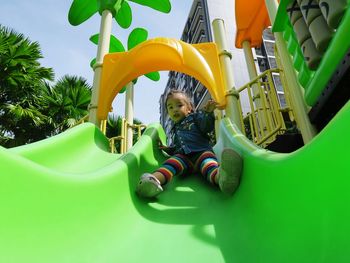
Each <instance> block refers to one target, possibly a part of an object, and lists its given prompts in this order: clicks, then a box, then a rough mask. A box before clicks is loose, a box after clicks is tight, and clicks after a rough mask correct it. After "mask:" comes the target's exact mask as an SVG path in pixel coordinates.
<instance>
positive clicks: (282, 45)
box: [265, 0, 316, 144]
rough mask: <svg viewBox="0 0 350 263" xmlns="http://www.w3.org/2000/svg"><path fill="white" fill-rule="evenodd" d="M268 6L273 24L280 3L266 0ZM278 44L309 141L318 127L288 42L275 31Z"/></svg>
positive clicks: (295, 108)
mask: <svg viewBox="0 0 350 263" xmlns="http://www.w3.org/2000/svg"><path fill="white" fill-rule="evenodd" d="M265 3H266V8H267V11H268V13H269V17H270V20H271V24H273V22H274V20H275V17H276V13H277V9H278V3H277V1H276V0H265ZM274 35H275V40H276V46H277V49H278V52H279V55H280V57H281V63H282V66H283V71H284V74H285V76H286V79H287V81H288V88H289V95H290V99H291V104H292V107H293V112H294V114H295V118H296V121H297V124H298V128H299V129H300V132H301V135H302V137H303V141H304V143H305V144H306V143H308V142H309V141H311V140H312V138H313V137H314V136H315V135H316V129H315V128H314V126H313V125H312V124H311V122H310V119H309V117H308V115H307V112H308V109H307V105H306V104H305V100H304V95H303V91H302V89H301V87H300V85H299V83H298V79H297V76H296V74H295V70H294V67H293V63H292V60H291V57H290V55H289V53H288V50H287V45H286V42H285V41H284V39H283V36H282V33H281V32H276V33H274Z"/></svg>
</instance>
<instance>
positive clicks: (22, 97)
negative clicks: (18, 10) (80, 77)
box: [0, 25, 54, 147]
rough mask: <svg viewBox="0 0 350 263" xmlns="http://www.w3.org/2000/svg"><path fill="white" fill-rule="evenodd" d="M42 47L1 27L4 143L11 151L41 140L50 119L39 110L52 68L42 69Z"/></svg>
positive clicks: (0, 131)
mask: <svg viewBox="0 0 350 263" xmlns="http://www.w3.org/2000/svg"><path fill="white" fill-rule="evenodd" d="M40 58H42V54H41V50H40V46H39V44H38V43H37V42H31V41H30V40H29V39H28V38H25V37H24V36H23V35H22V34H18V33H17V32H15V31H13V30H10V29H8V28H6V27H3V26H1V25H0V143H1V144H2V145H4V146H7V147H11V146H16V145H21V144H24V143H29V142H32V141H35V140H37V139H41V134H39V133H38V130H40V129H42V127H43V126H45V124H46V123H47V121H48V118H47V117H46V116H45V115H44V114H43V113H42V112H41V111H40V110H38V108H37V107H36V106H37V104H38V101H39V100H40V94H41V92H42V88H43V86H44V85H45V81H46V80H47V81H49V80H52V79H53V76H54V74H53V70H52V69H51V68H45V67H41V66H40V63H39V62H38V60H39V59H40Z"/></svg>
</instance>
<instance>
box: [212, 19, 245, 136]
mask: <svg viewBox="0 0 350 263" xmlns="http://www.w3.org/2000/svg"><path fill="white" fill-rule="evenodd" d="M213 32H214V39H215V43H216V45H217V47H218V51H219V60H220V66H221V70H222V77H223V80H224V85H225V90H226V96H227V105H226V109H225V112H226V116H227V117H228V118H229V119H230V120H231V121H232V122H233V123H234V124H236V125H237V127H238V128H239V129H240V130H243V128H242V124H241V116H240V115H241V112H240V107H239V100H238V98H239V94H238V92H237V90H236V89H235V88H234V78H233V67H232V63H231V58H232V55H231V53H230V52H229V51H228V45H227V39H226V33H225V25H224V21H223V20H222V19H215V20H214V21H213Z"/></svg>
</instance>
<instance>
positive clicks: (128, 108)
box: [125, 82, 134, 151]
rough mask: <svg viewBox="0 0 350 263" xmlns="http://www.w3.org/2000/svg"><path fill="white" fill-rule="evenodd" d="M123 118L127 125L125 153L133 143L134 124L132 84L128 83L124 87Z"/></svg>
mask: <svg viewBox="0 0 350 263" xmlns="http://www.w3.org/2000/svg"><path fill="white" fill-rule="evenodd" d="M125 94H126V95H125V118H126V125H127V128H126V130H127V132H126V134H125V137H126V142H125V145H126V149H125V150H126V151H127V150H129V149H130V148H131V147H132V143H133V128H132V125H133V124H134V84H133V83H132V82H129V83H128V84H127V87H126V92H125Z"/></svg>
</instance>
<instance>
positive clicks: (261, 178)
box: [217, 102, 350, 263]
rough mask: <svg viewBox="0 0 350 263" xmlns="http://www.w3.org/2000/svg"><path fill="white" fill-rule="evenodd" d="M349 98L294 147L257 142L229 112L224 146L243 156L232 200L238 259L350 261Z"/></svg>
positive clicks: (223, 133) (223, 131)
mask: <svg viewBox="0 0 350 263" xmlns="http://www.w3.org/2000/svg"><path fill="white" fill-rule="evenodd" d="M349 120H350V102H348V103H347V105H346V106H345V107H344V108H343V109H342V110H341V111H340V112H339V113H338V114H337V116H335V118H334V119H333V120H332V121H331V122H330V123H329V124H328V126H327V127H326V128H325V129H324V130H323V131H322V132H321V133H320V134H318V135H317V136H316V137H315V138H314V139H313V140H312V141H311V143H309V144H307V145H306V146H304V147H303V148H301V149H299V150H298V151H295V152H293V153H290V154H280V153H273V152H269V151H267V150H264V149H261V148H259V147H256V146H255V145H253V144H252V143H251V142H249V141H248V140H247V138H246V137H244V136H243V135H242V134H241V133H240V132H239V130H238V129H237V127H235V126H234V125H233V124H231V123H230V121H229V120H228V119H224V120H223V121H222V123H221V133H220V141H219V143H218V146H217V147H218V148H219V149H220V148H223V147H231V148H233V149H235V150H236V151H237V152H239V153H240V154H241V155H242V156H243V158H244V167H243V177H242V181H241V185H240V187H239V189H238V191H237V192H236V193H235V196H234V198H233V199H234V200H233V201H232V207H231V209H232V217H231V226H232V228H231V229H230V231H233V232H234V233H235V235H236V236H235V239H234V240H232V244H231V246H232V250H233V251H232V253H233V254H234V255H235V257H236V259H237V261H232V262H276V263H277V262H305V263H306V262H338V263H339V262H344V263H345V262H347V261H348V253H347V251H348V250H349V249H350V244H349V242H348V234H349V233H350V226H349V224H348V222H349V219H350V212H349V210H348V209H347V207H348V204H349V202H350V195H349V189H350V168H349V157H348V156H349V153H348V152H349V150H350V140H349V137H348V133H349V129H350V122H349Z"/></svg>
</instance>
